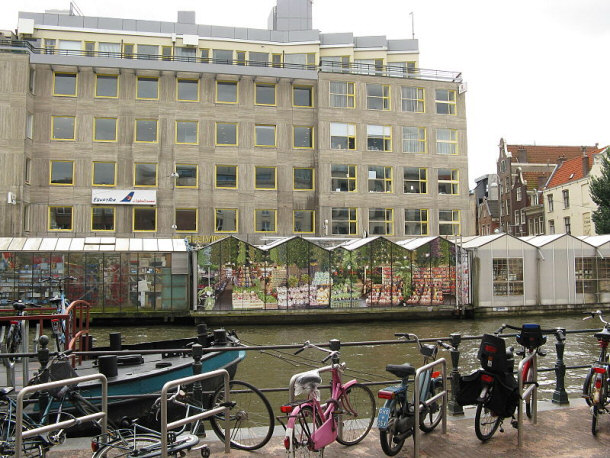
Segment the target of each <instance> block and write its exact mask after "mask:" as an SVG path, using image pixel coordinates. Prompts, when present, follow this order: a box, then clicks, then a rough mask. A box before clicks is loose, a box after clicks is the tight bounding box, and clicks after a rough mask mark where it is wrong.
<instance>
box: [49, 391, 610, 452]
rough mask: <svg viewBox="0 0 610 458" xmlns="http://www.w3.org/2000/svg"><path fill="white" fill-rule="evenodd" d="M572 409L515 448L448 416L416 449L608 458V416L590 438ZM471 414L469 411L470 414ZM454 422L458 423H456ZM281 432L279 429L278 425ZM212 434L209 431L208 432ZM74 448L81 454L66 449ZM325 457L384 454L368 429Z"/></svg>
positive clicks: (274, 445) (272, 446) (545, 416)
mask: <svg viewBox="0 0 610 458" xmlns="http://www.w3.org/2000/svg"><path fill="white" fill-rule="evenodd" d="M578 404H579V405H578V406H576V407H566V408H559V409H553V410H546V411H543V412H539V413H538V424H537V425H533V424H531V423H529V421H527V420H526V421H525V432H524V436H523V438H524V440H523V446H522V447H521V448H519V447H518V446H517V430H516V429H514V428H513V427H512V426H510V423H509V422H508V421H507V422H506V424H505V432H504V433H500V432H499V431H498V432H496V434H495V435H494V437H493V438H492V439H491V440H489V441H488V442H486V443H481V442H480V441H479V440H478V439H477V437H476V435H475V432H474V420H473V419H472V418H469V417H471V415H467V417H466V418H464V417H449V418H450V421H448V423H447V434H446V435H443V434H442V433H441V426H440V425H439V427H438V429H437V430H435V431H434V432H432V433H430V434H427V435H423V434H422V436H421V437H422V442H421V448H420V456H422V457H435V458H438V457H451V458H459V457H465V458H476V457H485V458H488V457H490V456H494V455H495V456H510V457H574V456H578V457H609V456H610V415H609V416H603V417H602V418H601V419H600V421H599V422H598V433H597V436H596V437H594V436H593V435H592V434H591V416H590V413H589V410H588V408H587V407H586V406H584V404H582V403H578ZM470 413H471V412H470ZM457 418H459V419H457ZM278 428H279V429H280V430H281V426H280V427H278ZM211 435H212V436H213V433H211ZM71 444H74V447H76V446H77V445H78V447H79V448H80V450H76V449H73V450H71V449H70V446H71ZM88 446H89V443H88V442H86V443H85V441H80V442H76V440H68V441H67V442H66V444H64V445H63V446H62V450H55V449H54V450H52V451H51V452H50V453H49V455H48V456H49V457H50V458H59V457H61V458H81V457H89V456H91V452H89V451H88V450H84V448H85V447H88ZM210 449H211V450H212V456H217V457H221V456H226V457H231V458H236V457H247V456H249V457H259V456H260V457H285V456H286V451H285V449H284V446H283V444H282V436H281V435H277V436H274V437H273V438H272V439H271V441H270V442H269V444H268V445H267V446H266V447H265V448H263V449H262V450H259V451H256V452H243V451H239V450H232V451H231V453H230V454H229V455H225V454H224V446H223V444H221V443H220V442H218V441H216V440H215V441H213V442H210ZM188 456H189V457H196V456H200V455H199V453H198V452H197V453H195V452H190V453H189V455H188ZM324 456H325V457H328V458H331V457H344V456H350V457H352V456H354V457H357V456H363V457H364V456H366V457H371V456H380V457H381V456H385V455H384V454H383V452H382V451H381V447H380V446H379V433H378V432H377V431H376V430H375V429H373V430H372V431H371V432H370V433H369V435H368V436H367V437H366V439H365V440H364V441H363V442H362V443H360V444H358V445H356V446H354V447H344V446H342V445H339V444H338V443H333V444H331V445H329V446H328V447H327V448H326V449H325V451H324ZM398 456H401V457H407V456H409V457H410V456H413V441H412V440H411V439H408V440H407V441H406V442H405V445H404V449H403V450H402V451H401V453H400V454H399V455H398Z"/></svg>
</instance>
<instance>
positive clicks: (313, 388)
mask: <svg viewBox="0 0 610 458" xmlns="http://www.w3.org/2000/svg"><path fill="white" fill-rule="evenodd" d="M339 347H340V342H339V341H338V340H331V341H330V349H328V350H327V349H325V348H322V347H318V346H317V345H313V344H311V343H310V342H309V341H307V342H305V344H304V345H303V348H301V349H299V350H297V352H296V353H300V352H302V351H303V350H305V349H307V348H316V349H318V350H320V351H323V352H326V353H328V355H327V356H326V357H325V358H324V359H323V360H322V362H326V361H328V360H329V359H330V360H331V365H330V366H325V367H321V368H319V369H315V370H312V371H309V372H303V373H300V374H296V375H294V376H293V377H292V379H291V380H290V393H291V401H292V398H293V397H294V396H298V395H299V394H301V393H303V394H305V395H306V396H307V398H306V399H305V400H302V401H293V402H290V403H289V404H286V405H283V406H281V407H280V411H281V412H282V413H284V414H287V416H286V417H282V418H280V417H278V420H280V422H281V423H282V424H283V421H282V419H287V421H286V425H285V428H286V435H285V437H284V446H285V447H286V450H287V452H288V455H289V456H291V457H294V456H315V455H317V456H322V455H323V453H324V447H326V446H327V445H329V444H331V443H333V442H334V441H335V440H336V441H337V442H339V443H340V444H342V445H355V444H357V443H358V442H360V441H361V440H362V439H364V438H365V437H366V435H367V434H368V432H369V431H370V430H371V426H372V425H373V421H374V419H375V397H374V396H373V393H372V392H371V390H370V389H369V388H368V387H367V386H365V385H362V384H361V383H358V382H357V381H356V380H350V381H349V382H347V383H345V384H343V383H342V382H341V374H342V373H343V372H344V370H345V363H340V362H339ZM296 353H295V354H296ZM321 372H330V373H331V385H330V392H331V396H330V399H328V400H326V401H325V402H324V403H321V402H320V391H319V388H320V385H321V383H322V377H320V373H321Z"/></svg>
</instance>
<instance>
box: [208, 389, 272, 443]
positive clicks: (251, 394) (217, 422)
mask: <svg viewBox="0 0 610 458" xmlns="http://www.w3.org/2000/svg"><path fill="white" fill-rule="evenodd" d="M229 389H230V393H229V400H230V401H231V402H233V403H235V405H234V406H233V407H232V408H231V410H230V412H229V424H230V428H231V446H232V447H234V448H237V449H240V450H256V449H259V448H261V447H263V446H264V445H265V444H266V443H267V442H269V439H271V435H272V434H273V428H274V417H273V410H272V409H271V405H270V404H269V401H268V400H267V398H266V397H265V395H264V394H263V393H261V392H260V391H259V389H258V388H256V387H254V386H252V385H250V384H249V383H246V382H240V381H237V380H232V381H231V382H230V388H229ZM222 402H224V385H221V386H220V387H218V388H217V389H216V392H215V393H214V397H213V398H212V408H214V407H218V406H219V405H220V404H221V403H222ZM210 424H211V425H212V429H213V430H214V432H215V433H216V435H217V436H218V438H219V439H220V440H221V441H224V439H225V435H224V427H225V415H224V413H220V414H218V415H214V416H213V417H211V418H210Z"/></svg>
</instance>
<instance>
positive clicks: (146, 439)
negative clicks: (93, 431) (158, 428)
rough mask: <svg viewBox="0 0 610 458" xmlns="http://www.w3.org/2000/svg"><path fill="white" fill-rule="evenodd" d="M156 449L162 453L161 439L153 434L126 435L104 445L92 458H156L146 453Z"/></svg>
mask: <svg viewBox="0 0 610 458" xmlns="http://www.w3.org/2000/svg"><path fill="white" fill-rule="evenodd" d="M152 449H156V453H157V455H156V456H158V455H159V454H160V453H161V439H160V438H159V437H157V436H154V435H152V434H136V435H125V436H122V437H119V438H118V439H115V440H112V441H110V442H108V443H106V444H104V445H103V446H102V447H101V448H100V449H99V450H98V451H97V452H95V453H94V454H93V455H92V457H91V458H104V457H121V456H138V457H145V456H155V455H150V454H148V453H146V452H145V450H148V451H150V452H151V453H153V452H152Z"/></svg>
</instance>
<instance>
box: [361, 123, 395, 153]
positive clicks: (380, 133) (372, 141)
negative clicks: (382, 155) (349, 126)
mask: <svg viewBox="0 0 610 458" xmlns="http://www.w3.org/2000/svg"><path fill="white" fill-rule="evenodd" d="M366 149H367V150H368V151H384V152H389V151H392V127H391V126H370V125H369V126H366Z"/></svg>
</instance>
